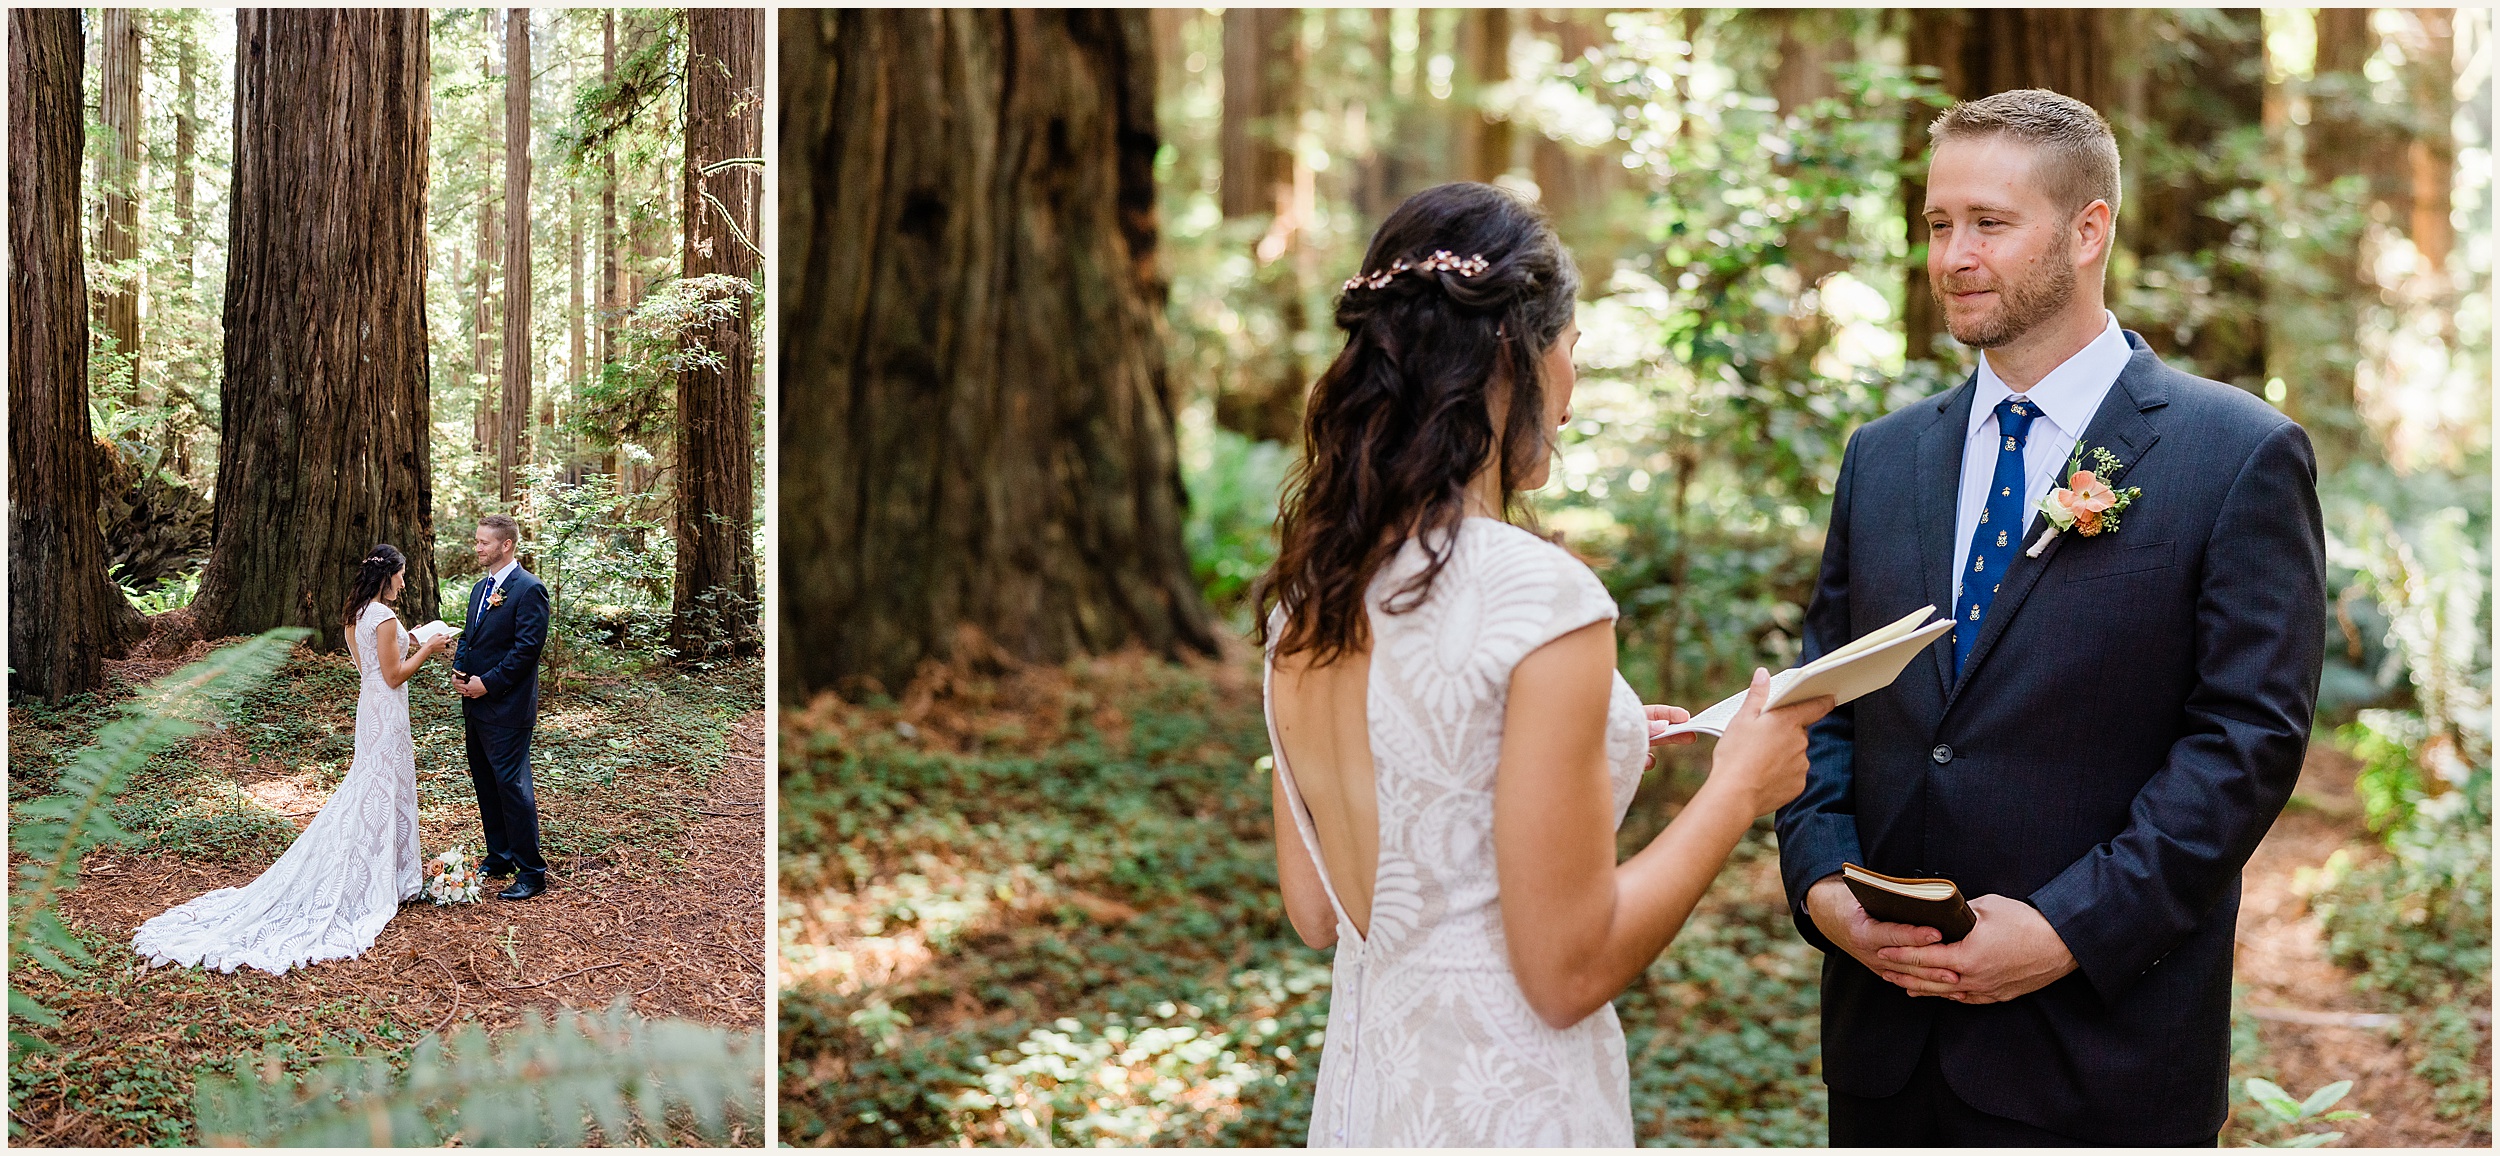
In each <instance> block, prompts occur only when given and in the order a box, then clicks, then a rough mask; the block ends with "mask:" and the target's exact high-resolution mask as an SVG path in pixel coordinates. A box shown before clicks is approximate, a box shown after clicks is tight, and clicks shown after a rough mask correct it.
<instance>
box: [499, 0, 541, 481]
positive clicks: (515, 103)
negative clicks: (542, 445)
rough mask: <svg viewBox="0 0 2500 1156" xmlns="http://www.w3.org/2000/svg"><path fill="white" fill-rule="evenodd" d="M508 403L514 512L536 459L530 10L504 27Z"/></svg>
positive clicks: (503, 475)
mask: <svg viewBox="0 0 2500 1156" xmlns="http://www.w3.org/2000/svg"><path fill="white" fill-rule="evenodd" d="M503 71H504V78H503V204H504V214H503V404H502V406H501V409H502V411H503V413H502V421H501V431H500V433H499V434H498V436H497V439H496V440H497V443H498V444H497V450H498V452H497V453H496V455H495V492H496V494H497V496H499V497H501V498H502V499H503V503H504V505H505V507H506V508H507V509H508V508H509V507H510V506H511V505H512V502H513V499H514V495H515V493H516V488H517V483H516V481H515V479H514V475H515V474H516V473H517V472H518V471H519V470H520V468H521V467H522V466H523V465H526V464H528V462H529V461H530V375H531V372H532V370H531V366H530V360H531V359H530V352H531V348H532V346H531V344H530V225H531V224H532V222H531V220H530V10H529V9H527V8H512V9H508V10H506V11H505V13H504V27H503Z"/></svg>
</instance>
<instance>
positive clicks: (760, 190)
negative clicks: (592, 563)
mask: <svg viewBox="0 0 2500 1156" xmlns="http://www.w3.org/2000/svg"><path fill="white" fill-rule="evenodd" d="M685 149H686V171H685V198H684V199H685V205H686V231H685V275H686V276H688V277H702V276H708V275H712V274H726V275H728V276H732V277H736V278H739V279H740V280H743V281H749V282H752V281H754V280H756V279H757V275H758V273H759V272H761V270H762V269H763V265H764V258H763V254H762V253H761V252H759V251H758V250H757V249H756V248H755V245H756V244H757V243H758V242H759V241H760V240H761V238H762V232H761V230H759V229H758V228H757V226H758V225H759V224H760V223H761V222H762V220H763V211H764V170H763V169H762V167H761V166H759V165H751V164H738V165H729V166H727V167H720V168H713V166H717V165H720V164H721V162H724V161H730V160H733V159H737V158H744V157H761V156H762V155H763V152H764V12H763V10H762V9H760V8H690V9H687V10H686V143H685ZM707 168H709V169H711V170H712V171H709V172H707V171H705V170H706V169H707ZM755 300H756V299H755V298H754V297H753V296H745V295H742V296H741V297H740V298H739V301H738V310H737V313H736V314H735V315H733V316H731V317H730V318H728V319H727V320H724V321H720V322H717V323H715V324H712V325H709V326H705V327H703V328H701V329H696V330H692V331H689V332H688V333H687V334H686V338H685V339H686V341H687V343H688V344H690V345H695V346H700V347H701V348H704V349H707V350H710V351H711V352H713V353H715V354H717V355H719V357H720V359H721V364H720V365H718V366H717V367H708V366H701V365H689V366H687V367H686V368H685V369H683V370H681V371H679V373H678V375H677V445H676V448H677V501H676V520H677V525H676V532H677V592H676V597H675V600H674V605H673V606H672V607H671V612H672V613H671V618H672V622H671V625H670V633H671V635H672V638H671V641H670V645H671V646H672V647H673V648H675V649H676V651H677V652H678V653H679V654H680V655H681V656H685V657H689V658H691V657H696V656H699V655H702V654H706V653H708V652H710V651H711V650H712V649H713V648H714V647H715V646H717V645H724V644H725V645H728V646H732V647H735V648H739V649H745V648H747V647H749V646H751V645H752V644H753V642H754V640H755V621H756V618H755V615H756V609H757V607H758V605H759V602H758V599H757V593H756V571H755V529H754V523H755V440H754V439H755V435H754V428H755V336H754V329H755V326H754V319H753V316H752V314H751V312H750V310H752V309H753V307H754V304H755Z"/></svg>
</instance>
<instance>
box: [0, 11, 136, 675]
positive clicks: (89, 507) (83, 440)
mask: <svg viewBox="0 0 2500 1156" xmlns="http://www.w3.org/2000/svg"><path fill="white" fill-rule="evenodd" d="M78 21H79V13H78V9H75V8H11V9H9V672H10V675H9V693H10V694H11V695H29V696H34V697H38V698H42V699H43V700H45V701H46V702H59V701H60V700H61V699H62V698H64V697H66V696H68V695H72V694H76V693H78V692H80V691H85V690H93V689H95V688H97V687H100V686H102V685H104V663H103V659H104V658H105V657H107V656H108V655H118V654H121V653H123V652H124V651H126V650H127V649H128V648H129V646H130V644H131V643H132V642H133V641H136V640H137V638H138V637H139V636H140V635H141V634H143V633H145V631H146V629H147V624H146V622H145V621H144V620H143V619H141V618H140V617H139V614H138V612H137V611H136V610H133V609H131V607H130V603H129V602H127V601H125V600H124V599H123V598H122V595H121V591H120V590H119V589H117V588H115V587H114V585H113V581H112V579H111V578H110V577H109V576H108V575H106V573H105V570H104V532H103V530H102V528H101V527H100V526H99V525H98V524H97V521H96V476H95V463H96V455H95V449H94V447H95V438H94V434H93V432H92V430H91V427H90V426H89V425H88V419H87V340H88V335H87V262H86V257H85V254H83V253H82V252H81V251H80V244H81V242H80V240H79V236H78V217H79V214H80V212H81V211H82V207H81V206H80V204H79V192H78V184H79V181H78V170H79V164H80V161H81V155H80V154H81V153H83V152H84V151H85V149H86V140H87V129H86V115H85V111H84V102H83V100H82V99H81V93H80V91H79V88H80V85H81V84H82V83H83V80H82V79H81V73H82V72H83V71H84V70H85V67H86V45H85V44H84V43H83V42H81V40H80V30H79V27H78Z"/></svg>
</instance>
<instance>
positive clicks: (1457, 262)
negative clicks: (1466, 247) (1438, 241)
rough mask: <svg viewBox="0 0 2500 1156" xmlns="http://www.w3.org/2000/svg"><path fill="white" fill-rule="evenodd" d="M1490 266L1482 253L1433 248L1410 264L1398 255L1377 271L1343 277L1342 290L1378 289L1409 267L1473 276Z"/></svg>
mask: <svg viewBox="0 0 2500 1156" xmlns="http://www.w3.org/2000/svg"><path fill="white" fill-rule="evenodd" d="M1492 267H1493V263H1492V262H1490V261H1487V260H1485V259H1484V256H1483V254H1477V255H1475V256H1471V257H1460V256H1458V255H1456V254H1453V253H1451V252H1450V251H1449V250H1447V249H1435V250H1433V251H1432V255H1431V256H1429V257H1426V258H1424V259H1423V260H1421V261H1417V262H1415V263H1413V264H1411V265H1410V264H1408V263H1407V260H1406V258H1404V257H1400V258H1398V259H1397V260H1395V261H1391V262H1390V263H1389V267H1388V268H1386V269H1382V270H1380V271H1379V272H1377V273H1357V274H1355V275H1353V276H1351V277H1348V278H1346V279H1345V285H1344V286H1343V287H1342V291H1343V292H1347V293H1352V292H1353V291H1355V290H1357V289H1379V288H1382V287H1383V286H1386V285H1387V284H1388V283H1389V281H1390V279H1391V278H1393V277H1396V276H1397V275H1398V274H1400V273H1404V272H1406V271H1407V270H1409V269H1420V270H1422V271H1424V272H1426V273H1456V274H1458V275H1459V276H1461V277H1473V276H1475V275H1476V274H1478V273H1482V272H1484V271H1485V270H1487V269H1490V268H1492Z"/></svg>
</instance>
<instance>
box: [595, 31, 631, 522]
mask: <svg viewBox="0 0 2500 1156" xmlns="http://www.w3.org/2000/svg"><path fill="white" fill-rule="evenodd" d="M599 82H600V83H602V84H607V85H614V84H615V83H616V12H615V10H614V9H610V10H609V11H608V12H607V13H606V14H605V15H604V16H603V18H602V22H601V25H600V56H599ZM599 152H600V156H599V177H600V180H599V364H600V365H601V366H602V367H603V368H604V367H605V366H606V365H607V363H608V362H611V361H614V360H616V323H617V318H619V317H620V316H622V315H623V314H624V309H625V305H624V302H622V301H620V300H618V298H620V297H622V296H623V295H624V285H623V283H622V282H620V281H618V280H617V277H616V142H615V141H609V142H608V145H607V147H606V148H603V149H601V150H599ZM615 458H616V455H615V454H613V453H610V454H609V455H608V459H609V461H610V462H614V461H615ZM608 472H609V473H611V474H613V473H615V472H616V467H615V466H614V465H613V464H611V465H610V466H609V467H608Z"/></svg>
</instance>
